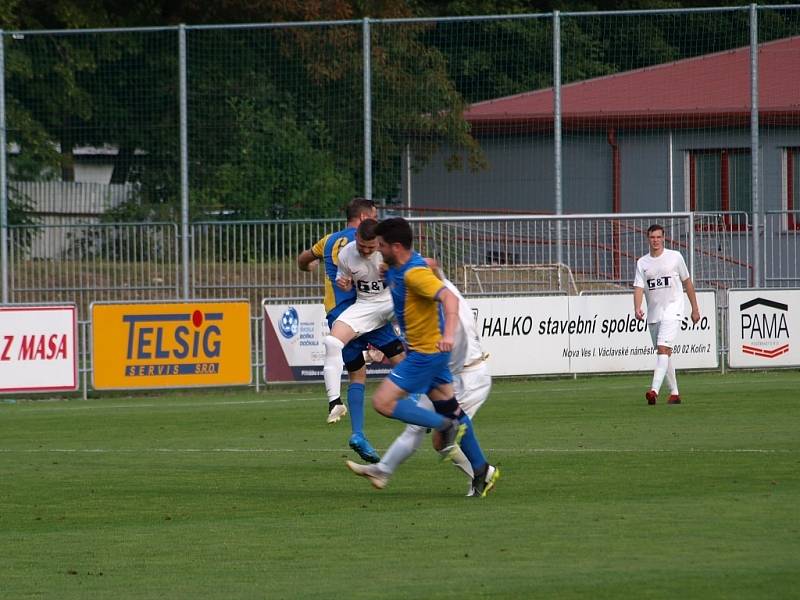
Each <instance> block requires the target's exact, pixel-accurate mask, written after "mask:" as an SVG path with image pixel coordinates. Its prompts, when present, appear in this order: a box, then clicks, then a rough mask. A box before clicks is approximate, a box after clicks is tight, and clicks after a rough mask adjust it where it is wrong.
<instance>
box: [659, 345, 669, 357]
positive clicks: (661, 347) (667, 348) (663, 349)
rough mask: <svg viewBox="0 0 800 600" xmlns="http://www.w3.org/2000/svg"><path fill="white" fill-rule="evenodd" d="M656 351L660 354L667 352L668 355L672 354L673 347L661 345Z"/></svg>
mask: <svg viewBox="0 0 800 600" xmlns="http://www.w3.org/2000/svg"><path fill="white" fill-rule="evenodd" d="M656 352H657V353H658V354H666V355H667V356H670V355H671V354H672V348H670V347H669V346H659V347H658V348H657V350H656Z"/></svg>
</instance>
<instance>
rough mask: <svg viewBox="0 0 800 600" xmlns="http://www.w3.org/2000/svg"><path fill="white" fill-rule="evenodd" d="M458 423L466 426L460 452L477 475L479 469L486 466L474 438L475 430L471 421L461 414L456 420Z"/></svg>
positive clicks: (476, 439) (476, 440) (464, 414)
mask: <svg viewBox="0 0 800 600" xmlns="http://www.w3.org/2000/svg"><path fill="white" fill-rule="evenodd" d="M458 422H459V423H464V424H466V426H467V431H466V433H465V434H464V437H463V438H461V450H462V451H463V452H464V455H465V456H466V457H467V458H468V459H469V464H470V465H472V470H473V471H474V472H475V473H479V472H480V470H481V468H482V467H483V466H484V465H485V464H486V457H485V456H484V455H483V450H481V446H480V444H479V443H478V438H477V437H475V430H474V429H473V428H472V420H471V419H470V418H469V417H468V416H467V413H463V414H462V415H461V416H460V417H459V418H458Z"/></svg>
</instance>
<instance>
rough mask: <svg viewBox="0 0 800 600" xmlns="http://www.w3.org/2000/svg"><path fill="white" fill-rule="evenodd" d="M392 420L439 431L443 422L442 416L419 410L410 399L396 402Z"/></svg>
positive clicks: (422, 409) (430, 411)
mask: <svg viewBox="0 0 800 600" xmlns="http://www.w3.org/2000/svg"><path fill="white" fill-rule="evenodd" d="M392 418H393V419H397V420H398V421H403V422H404V423H411V424H412V425H420V426H422V427H429V428H431V429H439V428H440V427H442V425H444V422H445V421H444V417H443V416H442V415H439V414H436V413H435V412H433V411H432V410H426V409H424V408H420V407H419V406H417V403H416V402H414V401H413V400H412V399H411V398H403V399H401V400H398V401H397V404H396V405H395V407H394V410H393V411H392Z"/></svg>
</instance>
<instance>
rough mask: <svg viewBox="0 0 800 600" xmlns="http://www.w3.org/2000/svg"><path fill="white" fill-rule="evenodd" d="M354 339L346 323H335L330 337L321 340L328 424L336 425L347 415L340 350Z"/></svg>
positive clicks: (353, 332)
mask: <svg viewBox="0 0 800 600" xmlns="http://www.w3.org/2000/svg"><path fill="white" fill-rule="evenodd" d="M355 337H356V332H355V331H353V329H352V328H351V327H350V326H349V325H348V324H347V323H343V322H341V321H335V322H334V323H333V328H332V329H331V333H330V335H326V336H325V338H324V339H323V340H322V343H323V345H324V346H325V362H324V363H323V368H322V376H323V378H324V379H325V392H326V393H327V394H328V419H327V422H328V423H336V422H337V421H339V419H341V418H342V417H343V416H344V415H346V414H347V407H346V406H345V405H344V404H343V403H342V398H341V395H342V372H343V371H344V362H343V360H342V349H343V348H344V347H345V346H346V345H347V343H348V342H349V341H350V340H352V339H353V338H355Z"/></svg>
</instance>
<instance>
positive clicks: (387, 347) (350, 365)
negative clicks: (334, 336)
mask: <svg viewBox="0 0 800 600" xmlns="http://www.w3.org/2000/svg"><path fill="white" fill-rule="evenodd" d="M377 212H378V211H377V209H376V208H375V202H374V201H372V200H369V199H367V198H353V199H352V200H351V201H350V202H349V203H348V205H347V209H346V214H347V227H345V228H344V229H342V230H341V231H337V232H335V233H331V234H329V235H326V236H324V237H323V238H321V239H320V240H319V241H317V243H315V244H314V245H313V246H312V247H311V248H310V249H309V250H304V251H303V252H301V253H300V255H299V256H298V257H297V264H298V267H299V268H300V269H301V270H302V271H309V270H311V269H312V268H313V267H314V266H315V265H316V262H317V261H322V263H323V266H324V268H325V297H324V304H325V312H326V313H327V319H328V326H329V327H330V328H333V323H334V321H336V319H337V318H338V317H339V315H341V314H342V313H343V312H344V311H345V309H347V308H349V307H350V306H352V305H353V304H354V303H355V301H356V291H355V289H354V288H351V289H349V290H344V289H342V288H340V287H339V286H337V285H336V274H337V271H338V268H339V252H340V251H341V250H342V248H344V247H345V246H346V245H347V244H348V243H350V242H351V241H353V240H354V239H355V238H356V229H357V227H358V226H359V225H360V224H361V223H363V222H364V221H366V220H367V219H374V218H375V217H376V216H377ZM329 337H330V336H329ZM367 343H370V344H372V345H373V346H375V347H376V348H378V349H380V350H381V351H382V352H383V353H384V354H385V355H386V357H387V358H388V359H389V360H390V362H396V361H398V360H400V358H401V356H402V352H403V346H402V343H401V342H400V340H399V339H398V338H397V336H396V335H395V334H394V330H393V329H392V328H391V327H390V326H388V325H387V326H386V327H383V328H381V329H378V330H376V331H372V332H368V333H364V334H363V335H361V336H360V337H359V338H357V339H355V340H352V341H350V342H349V343H348V344H347V345H345V346H344V347H342V348H340V351H341V355H340V359H341V360H343V361H344V365H345V368H346V369H347V374H348V377H349V385H348V386H347V406H349V407H350V425H351V428H352V432H353V435H352V436H351V437H350V442H349V445H350V447H351V448H352V449H353V450H355V451H356V452H357V453H358V455H359V456H361V458H363V459H364V460H366V461H368V462H373V463H375V462H378V461H379V460H380V455H379V454H378V453H377V452H376V451H375V449H374V448H373V447H372V446H371V445H370V443H369V441H368V440H367V438H366V435H364V391H365V383H366V379H367V374H366V367H365V361H364V355H363V350H364V349H365V348H366V344H367ZM335 383H336V387H335V389H334V390H333V391H332V392H331V391H329V396H330V398H329V402H328V417H327V422H328V423H336V422H337V421H339V419H341V418H342V417H343V416H344V415H346V414H347V408H346V407H345V406H344V404H342V400H341V398H340V397H339V394H340V389H339V385H340V383H341V374H340V375H339V377H337V378H336V382H335Z"/></svg>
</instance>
